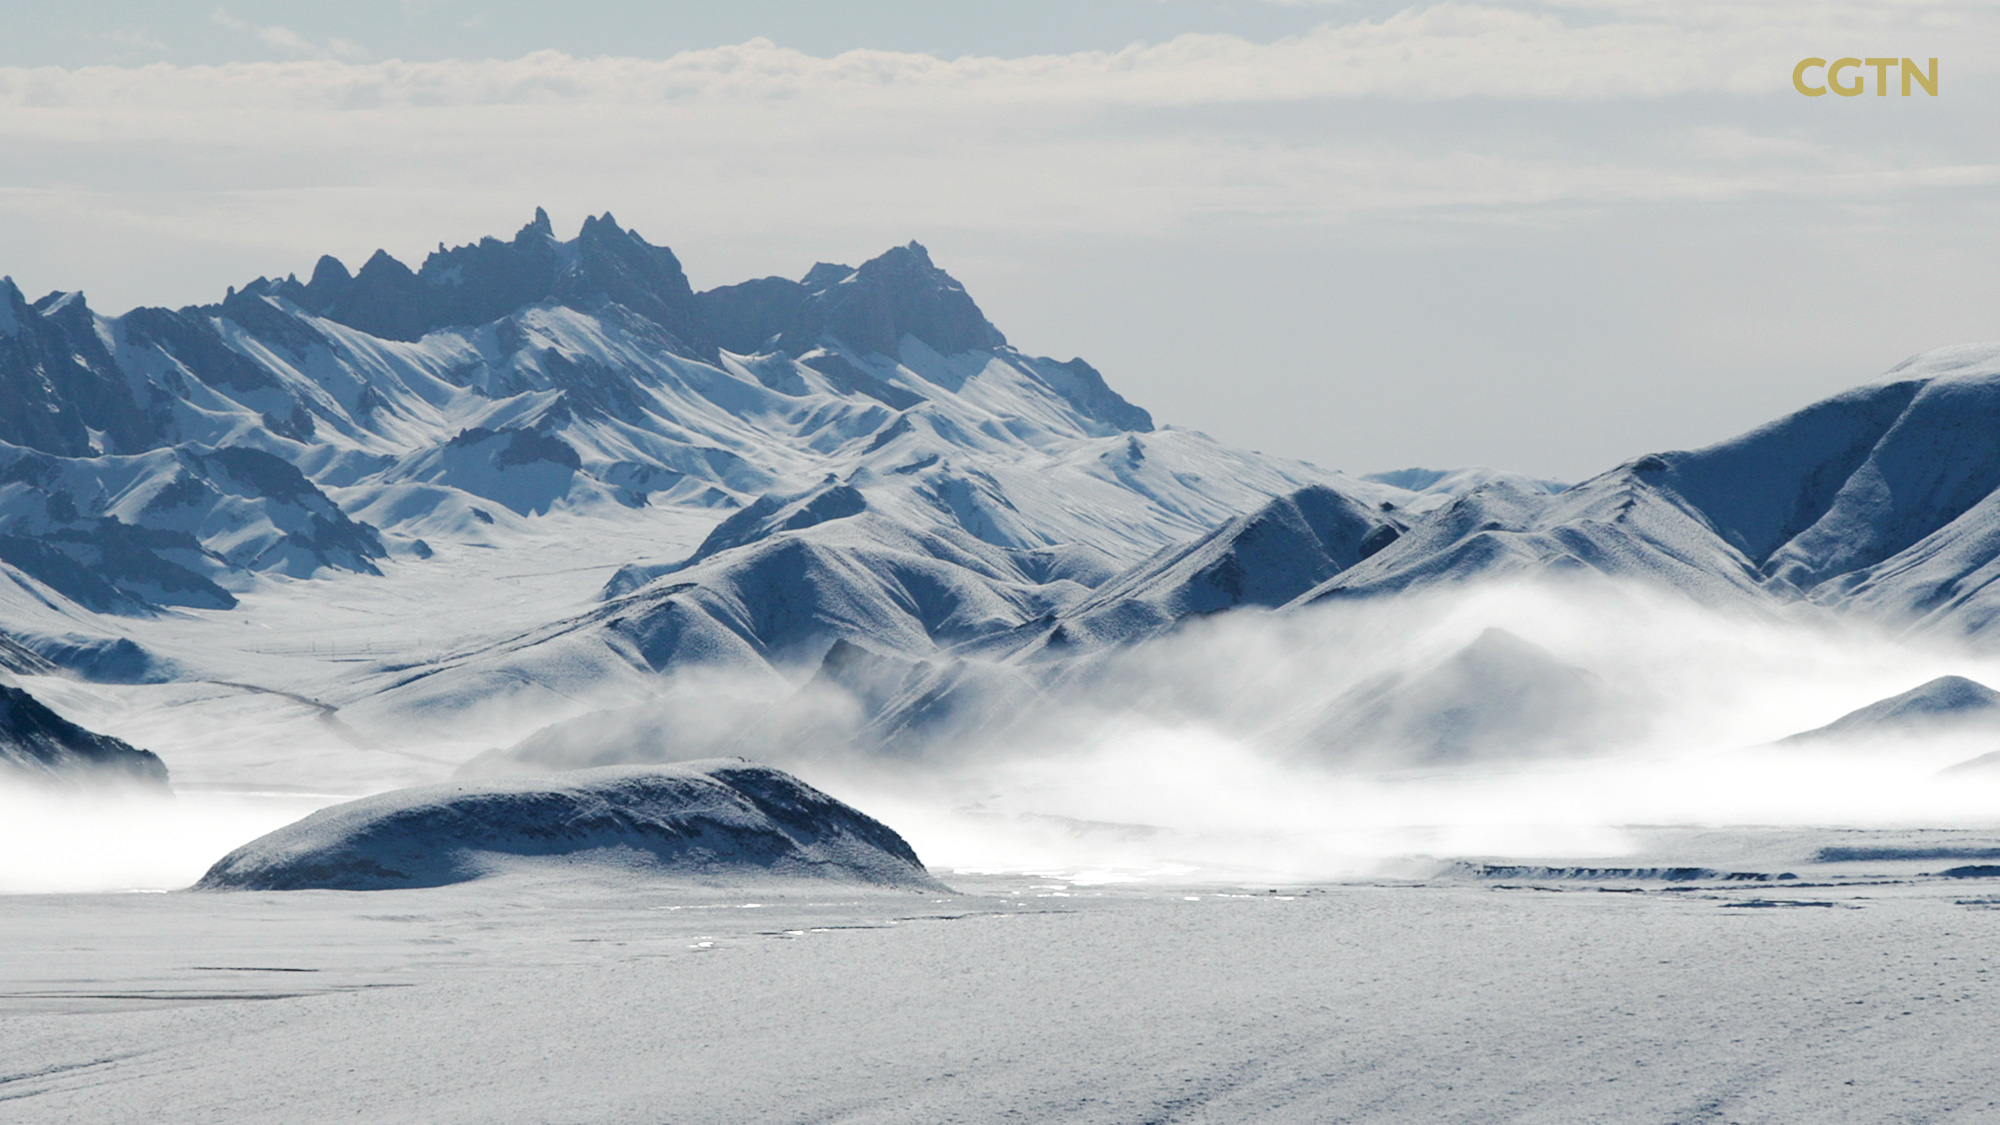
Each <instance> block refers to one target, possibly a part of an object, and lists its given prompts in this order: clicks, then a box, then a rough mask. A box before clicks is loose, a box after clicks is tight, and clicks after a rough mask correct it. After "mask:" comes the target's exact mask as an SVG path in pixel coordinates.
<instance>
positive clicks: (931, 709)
mask: <svg viewBox="0 0 2000 1125" xmlns="http://www.w3.org/2000/svg"><path fill="white" fill-rule="evenodd" d="M861 663H862V666H861V667H858V668H857V667H856V660H855V659H853V658H850V659H848V660H847V661H846V662H845V665H846V666H845V667H844V668H843V669H842V670H841V672H840V674H839V675H831V676H830V675H829V674H828V673H827V671H825V670H822V671H821V672H820V674H818V675H817V676H814V677H812V678H811V679H809V680H807V682H805V684H804V686H802V687H800V688H799V689H798V690H797V691H795V692H794V693H793V694H791V695H790V697H789V698H785V699H774V698H770V697H769V696H768V695H760V694H759V692H758V691H757V689H756V687H755V685H750V684H737V683H732V682H731V681H730V680H729V679H728V678H727V677H716V676H713V675H690V676H688V677H685V678H683V679H681V680H679V681H677V682H675V683H674V684H672V685H670V686H669V688H668V690H667V691H666V692H665V693H664V694H663V695H662V697H661V698H660V699H659V700H656V701H654V702H652V703H650V704H646V705H642V706H638V707H632V708H627V709H623V710H621V711H616V712H609V713H602V714H599V715H593V716H586V717H584V718H580V719H575V720H572V721H570V722H568V723H564V724H557V725H554V726H552V727H550V728H548V729H545V730H544V731H542V732H540V733H538V734H537V735H536V736H534V737H532V738H530V739H528V740H525V741H524V742H523V743H522V744H520V745H519V746H517V747H516V748H514V750H513V751H512V752H510V753H508V754H505V755H491V756H489V757H488V758H486V759H483V760H481V761H480V762H477V763H475V765H474V766H473V767H472V769H471V770H470V771H469V772H475V773H476V772H487V771H495V770H501V769H505V768H509V767H510V766H511V767H513V768H547V767H549V766H555V765H589V764H608V763H610V762H616V761H645V760H661V761H664V760H673V759H678V758H687V757H696V756H704V755H709V754H723V753H734V754H742V755H744V756H746V757H752V758H756V759H758V760H761V761H765V762H768V763H770V764H773V765H778V766H780V767H783V768H786V769H790V770H793V771H794V772H797V773H799V774H800V775H801V776H803V777H805V778H806V779H807V780H808V781H811V782H813V783H814V784H816V785H819V786H820V787H821V788H824V789H826V790H828V791H829V792H832V793H834V794H835V795H837V796H840V797H842V798H843V799H846V800H848V801H850V802H852V803H854V804H856V805H857V806H859V807H860V808H862V809H864V810H866V811H869V812H871V813H873V814H875V815H877V816H878V817H880V818H881V819H883V820H885V821H886V822H888V823H889V824H890V825H892V826H893V827H895V828H897V829H898V830H899V831H901V832H903V833H904V834H905V835H906V836H907V837H909V839H910V840H911V842H912V844H913V845H914V846H916V848H917V849H918V851H919V854H921V855H922V856H923V857H924V858H925V860H926V861H927V862H929V863H932V864H933V865H935V866H936V867H938V868H939V869H941V870H952V869H959V870H987V871H992V870H1031V871H1041V872H1047V873H1051V874H1061V875H1063V876H1065V877H1068V878H1136V877H1148V876H1152V877H1166V878H1202V879H1208V878H1215V879H1232V880H1251V881H1258V880H1298V879H1311V878H1321V877H1335V876H1352V875H1365V874H1375V873H1417V872H1422V871H1425V870H1429V869H1430V868H1432V867H1434V866H1435V863H1434V862H1433V859H1434V858H1442V857H1455V856H1468V855H1477V856H1492V857H1546V858H1561V857H1571V858H1580V857H1598V858H1604V857H1614V856H1618V855H1621V854H1626V853H1629V852H1630V851H1631V850H1632V849H1633V848H1634V847H1636V846H1638V845H1637V840H1636V837H1635V836H1634V835H1633V834H1632V833H1630V832H1629V831H1627V829H1628V828H1629V827H1630V826H1634V825H1712V826H1724V825H1798V826H1808V825H1820V826H1853V827H1919V826H1980V825H1989V824H1993V823H2000V769H1995V770H1992V771H1985V770H1973V771H1964V772H1960V773H1951V774H1940V771H1941V770H1945V769H1946V768H1947V767H1950V766H1953V765H1956V764H1958V763H1962V762H1965V761H1967V760H1969V759H1972V758H1975V757H1978V756H1979V755H1981V754H1984V753H1987V752H1989V751H1994V750H2000V718H1996V720H1995V721H1993V722H1991V723H1985V724H1983V725H1982V724H1981V723H1977V722H1975V723H1973V724H1972V725H1971V726H1969V727H1967V726H1960V727H1957V728H1952V729H1929V728H1917V729H1910V730H1904V729H1894V728H1892V729H1885V730H1881V731H1876V732H1873V733H1870V734H1865V735H1862V736H1856V737H1850V738H1848V739H1846V740H1843V741H1837V742H1834V741H1820V742H1814V741H1807V742H1800V743H1787V744H1784V745H1772V743H1775V742H1777V741H1778V740H1780V739H1784V738H1786V737H1787V736H1791V735H1794V734H1798V733H1800V732H1804V731H1808V730H1812V729H1814V728H1817V727H1820V726H1823V725H1825V724H1826V723H1828V722H1830V721H1832V720H1834V719H1836V718H1839V717H1840V716H1842V715H1844V714H1847V713H1848V712H1851V711H1853V710H1855V709H1857V708H1860V707H1863V706H1865V705H1868V704H1871V703H1874V702H1876V701H1878V700H1881V699H1884V698H1886V697H1889V696H1893V695H1896V694H1898V693H1901V692H1904V691H1907V690H1909V689H1911V688H1914V687H1916V686H1918V685H1920V684H1923V683H1925V682H1927V681H1929V680H1932V679H1934V678H1936V677H1938V676H1943V675H1961V676H1965V677H1968V678H1970V679H1973V680H1978V681H1981V682H1983V683H1987V684H2000V659H1996V658H1995V657H1994V656H1993V655H1990V654H1985V653H1981V652H1978V651H1976V650H1975V649H1972V648H1969V647H1967V646H1965V645H1962V644H1958V643H1955V642H1952V641H1947V640H1936V639H1931V640H1923V641H1919V640H1910V639H1906V638H1898V637H1897V636H1896V635H1895V634H1894V633H1893V632H1892V631H1890V630H1887V629H1883V628H1879V627H1876V626H1873V625H1867V624H1861V623H1856V622H1853V621H1842V620H1838V619H1835V618H1833V617H1832V616H1831V615H1830V614H1827V613H1825V612H1822V611H1819V610H1817V609H1816V608H1815V607H1810V606H1799V607H1794V608H1792V609H1790V610H1786V611H1773V610H1769V609H1756V610H1753V609H1746V608H1732V609H1729V610H1717V609H1713V608H1705V607H1701V606H1697V605H1693V604H1691V603H1689V602H1687V601H1686V600H1684V599H1681V598H1678V597H1675V596H1673V595H1671V594H1663V593H1660V592H1656V591H1650V590H1646V589H1642V588H1634V587H1629V586H1612V585H1610V584H1608V583H1603V582H1587V581H1586V582H1556V583H1539V584H1532V585H1520V586H1504V587H1503V586H1489V587H1485V588H1482V589H1476V590H1467V591H1460V592H1458V593H1456V594H1452V595H1440V596H1431V597H1423V598H1411V599H1397V600H1379V601H1371V602H1360V603H1348V604H1335V605H1331V606H1326V607H1320V608H1314V609H1311V610H1307V611H1303V612H1292V613H1267V612H1261V611H1251V612H1241V611H1239V612H1236V613H1231V614H1227V615H1222V616H1219V617H1215V618H1211V619H1207V620H1201V621H1196V622H1192V623H1190V624H1189V625H1187V626H1186V627H1184V628H1182V629H1181V630H1179V631H1177V632H1176V633H1174V634H1173V635H1171V636H1167V637H1164V638H1160V639H1156V640H1154V641H1151V642H1148V643H1146V644H1143V645H1140V646H1137V647H1134V648H1132V649H1128V650H1123V651H1118V652H1113V653H1110V654H1105V655H1102V656H1099V657H1095V658H1084V659H1082V660H1078V661H1073V662H1070V663H1068V664H1066V665H1063V666H1062V670H1061V671H1058V672H1055V673H1053V674H1052V675H1049V676H1047V677H1045V679H1044V680H1043V682H1041V683H1039V684H1036V683H1034V682H1033V681H1032V679H1031V678H1030V677H1028V676H1026V675H1022V674H1017V673H1015V672H1011V671H1008V670H1006V669H994V668H991V667H985V666H980V665H976V664H972V665H967V666H957V667H955V666H953V665H952V664H951V663H950V662H938V661H933V662H929V663H928V664H925V665H913V664H912V663H911V662H908V661H898V660H893V659H887V658H884V659H881V660H880V661H878V662H876V663H875V664H874V665H873V666H868V665H867V662H866V658H862V661H861ZM1051 667H1054V666H1051Z"/></svg>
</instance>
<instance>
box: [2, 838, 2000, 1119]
mask: <svg viewBox="0 0 2000 1125" xmlns="http://www.w3.org/2000/svg"><path fill="white" fill-rule="evenodd" d="M1857 838H1858V837H1857V836H1856V835H1855V834H1851V833H1848V834H1821V835H1816V836H1815V835H1809V834H1789V835H1787V834H1775V833H1752V834H1747V835H1743V836H1736V837H1724V836H1716V835H1709V836H1705V837H1702V838H1698V839H1681V840H1670V839H1669V840H1655V841H1654V843H1655V844H1656V845H1664V847H1663V849H1662V850H1661V851H1660V852H1659V853H1657V854H1656V855H1655V856H1653V857H1651V858H1646V857H1638V858H1635V857H1630V856H1627V857H1622V858H1621V859H1619V860H1618V861H1616V862H1617V863H1619V864H1623V865H1626V866H1628V867H1629V866H1630V865H1631V864H1633V863H1652V862H1654V861H1655V860H1661V861H1668V860H1672V859H1675V858H1678V859H1682V860H1686V859H1692V858H1703V857H1704V856H1706V858H1709V859H1715V858H1717V857H1718V855H1719V856H1720V857H1722V858H1724V859H1726V861H1727V863H1728V864H1729V865H1730V866H1731V867H1732V868H1740V867H1742V866H1745V865H1750V866H1752V868H1753V869H1755V868H1756V867H1757V866H1760V864H1759V861H1766V862H1764V863H1762V864H1761V867H1762V870H1763V871H1764V872H1765V873H1767V874H1775V873H1783V872H1774V870H1773V868H1772V867H1771V866H1770V864H1769V863H1768V861H1771V860H1781V861H1783V863H1784V864H1785V868H1784V870H1786V871H1792V872H1793V873H1795V874H1798V875H1799V878H1798V879H1796V880H1786V881H1784V882H1782V883H1766V882H1741V881H1735V882H1732V881H1722V880H1718V879H1713V878H1711V879H1697V880H1692V881H1687V882H1671V881H1666V880H1661V879H1633V878H1626V877H1621V876H1620V875H1618V874H1617V873H1613V874H1611V875H1609V876H1602V875H1600V876H1599V877H1597V878H1595V879H1593V880H1591V881H1587V882H1578V881H1565V880H1563V879H1561V878H1549V877H1546V876H1544V877H1540V878H1537V877H1535V875H1533V874H1528V875H1525V876H1522V875H1509V876H1507V877H1503V878H1480V877H1476V876H1467V875H1464V874H1443V875H1440V876H1436V877H1432V878H1427V879H1417V880H1407V881H1405V880H1395V881H1380V882H1373V883H1363V884H1337V885H1318V886H1306V887H1285V888H1280V889H1277V890H1276V892H1275V893H1273V888H1270V887H1257V886H1250V887H1216V886H1195V887H1172V886H1141V887H1129V886H1127V887H1118V886H1092V885H1076V884H1068V883H1064V882H1061V881H1056V880H1049V879H1035V878H1024V877H1019V876H1014V877H992V876H987V877H965V876H956V877H953V878H952V882H953V883H954V884H955V885H956V886H957V887H958V888H959V889H960V890H961V891H962V892H964V893H962V894H959V895H951V896H940V895H935V894H932V895H925V894H915V893H887V892H855V891H852V890H850V889H845V888H843V889H840V890H837V891H832V892H831V893H830V892H829V890H828V889H826V888H823V887H816V888H798V887H785V886H774V885H764V886H755V887H747V888H743V889H741V890H740V891H737V892H729V893H723V892H717V891H713V890H702V889H694V888H679V889H676V888H672V887H663V886H661V885H659V884H657V883H655V882H653V881H650V880H634V881H618V880H615V879H610V880H600V881H577V880H574V879H567V878H557V877H553V876H548V875H544V876H541V877H536V876H533V875H524V876H521V877H518V878H515V879H513V880H511V881H506V882H503V883H501V884H498V885H495V884H472V885H465V886H460V887H450V888H440V889H434V890H409V891H379V892H327V891H308V892H292V893H285V894H257V893H247V894H236V895H227V896H216V895H187V894H180V895H165V896H159V895H140V896H109V897H107V896H60V897H34V898H26V899H15V900H11V901H10V902H9V904H8V906H9V908H8V910H7V911H6V912H5V913H4V914H0V938H4V940H0V951H4V952H0V966H4V980H5V991H4V993H0V1013H4V1014H0V1019H4V1021H5V1027H6V1032H7V1043H8V1050H7V1056H6V1062H5V1064H4V1067H0V1098H5V1099H6V1101H5V1102H4V1103H0V1104H4V1105H5V1106H6V1109H7V1117H8V1119H9V1120H11V1121H20V1122H23V1123H30V1122H34V1123H39V1122H58V1121H93V1122H106V1123H113V1122H138V1121H147V1120H158V1119H159V1116H160V1114H161V1112H162V1111H163V1110H165V1111H167V1112H169V1113H170V1114H171V1116H172V1117H173V1118H174V1119H176V1120H184V1121H201V1122H264V1121H271V1120H365V1121H412V1122H414V1121H425V1122H468V1123H471V1122H479V1123H482V1125H488V1123H495V1122H633V1123H638V1122H660V1121H687V1122H721V1121H729V1122H765V1121H769V1122H780V1121H787V1122H789V1121H847V1120H867V1121H891V1122H912V1123H915V1122H939V1121H967V1122H975V1121H976V1122H986V1121H1007V1120H1030V1121H1078V1122H1131V1121H1178V1120H1186V1121H1297V1122H1320V1121H1337V1120H1348V1121H1384V1122H1387V1121H1463V1122H1485V1121H1495V1120H1508V1121H1512V1120H1535V1121H1606V1122H1612V1121H1617V1122H1624V1121H1702V1120H1733V1121H1806V1120H1812V1121H1841V1120H1851V1121H1862V1120H1866V1121H1901V1120H1931V1121H1941V1120H1965V1121H1974V1120H1982V1119H1985V1118H1986V1117H1988V1116H1990V1115H1992V1114H1993V1113H1994V1112H1996V1106H1995V1102H1996V1100H2000V1098H1996V1092H1995V1089H1994V1086H1993V1082H1992V1077H1991V1073H1992V1070H1991V1060H1990V1051H1989V1045H1990V1044H1991V1042H1992V1040H1993V1036H1994V1035H1995V1034H1996V1032H2000V1003H1996V1000H2000V996H1996V981H1995V976H1996V975H1997V974H2000V953H1996V938H2000V931H1996V927H2000V909H1996V907H2000V895H1996V894H1994V893H1992V891H1993V886H1994V885H1993V884H1992V881H1991V880H1990V879H1989V880H1986V881H1984V882H1982V881H1981V880H1978V879H1958V878H1949V877H1943V876H1936V875H1932V876H1919V875H1916V874H1914V871H1915V870H1917V869H1925V870H1932V871H1935V870H1938V869H1940V868H1943V867H1945V866H1946V865H1948V864H1951V863H1953V862H1955V861H1953V860H1950V859H1919V860H1911V859H1908V858H1897V857H1895V856H1891V857H1889V858H1883V859H1876V860H1872V861H1870V860H1862V861H1845V862H1832V863H1818V864H1814V863H1811V862H1809V861H1810V860H1811V859H1812V858H1813V857H1814V856H1815V855H1818V854H1820V853H1822V852H1826V851H1828V850H1830V849H1834V848H1838V847H1840V846H1844V845H1851V844H1852V843H1854V842H1855V840H1856V839H1857ZM1859 838H1861V839H1865V840H1866V841H1868V842H1870V843H1871V844H1876V845H1886V844H1894V845H1898V846H1900V847H1902V848H1904V849H1905V850H1906V851H1907V852H1913V853H1924V852H1935V851H1940V850H1953V849H1956V850H1958V851H1960V852H1968V851H1970V852H1982V851H1983V852H1984V853H1985V854H1988V855H2000V836H1996V835H1992V834H1988V835H1983V836H1978V835H1970V834H1964V833H1947V834H1926V835H1911V834H1903V835H1899V836H1894V837H1892V838H1888V837H1882V836H1879V835H1868V836H1866V837H1859ZM1793 861H1806V862H1798V863H1794V862H1793ZM1957 862H1961V863H1962V861H1957ZM1607 892H1619V893H1607Z"/></svg>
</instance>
